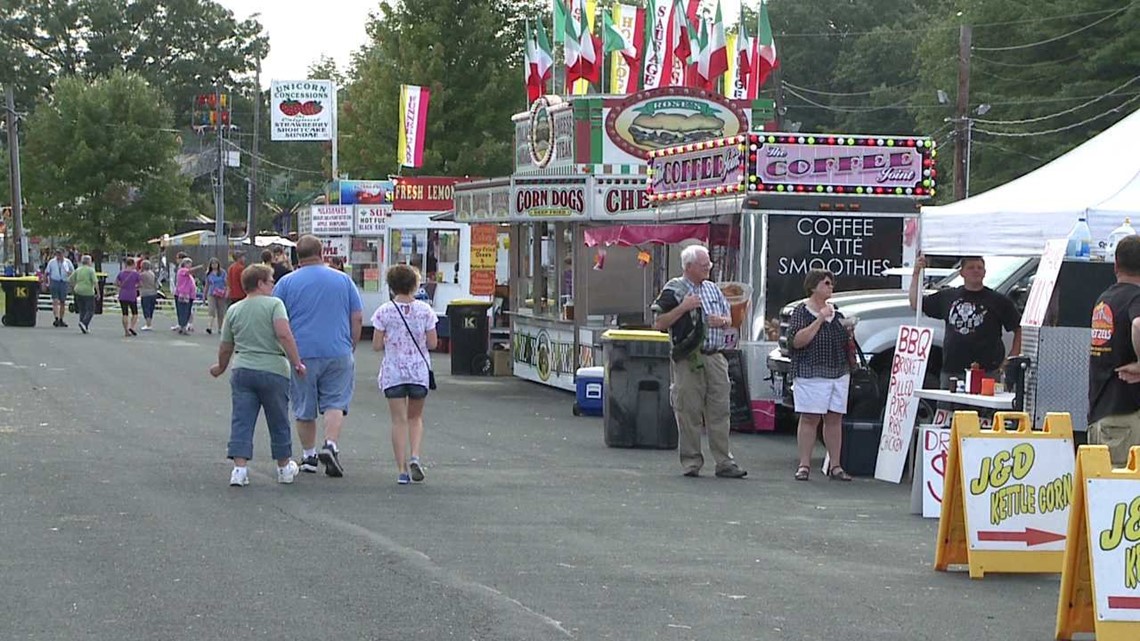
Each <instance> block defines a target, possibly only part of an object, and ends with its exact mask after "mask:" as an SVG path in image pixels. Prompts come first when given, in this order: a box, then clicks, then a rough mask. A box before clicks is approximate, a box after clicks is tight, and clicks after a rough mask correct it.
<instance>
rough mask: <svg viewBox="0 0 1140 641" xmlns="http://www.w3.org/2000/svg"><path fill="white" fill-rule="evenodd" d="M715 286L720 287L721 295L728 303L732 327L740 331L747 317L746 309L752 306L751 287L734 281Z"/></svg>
mask: <svg viewBox="0 0 1140 641" xmlns="http://www.w3.org/2000/svg"><path fill="white" fill-rule="evenodd" d="M717 286H718V287H720V291H721V293H722V294H724V297H725V299H726V300H727V301H728V308H729V313H730V315H731V316H732V326H733V327H735V328H736V329H738V330H739V329H742V328H743V327H744V319H745V317H746V316H747V315H748V308H749V307H750V306H751V304H752V286H751V285H748V284H747V283H740V282H735V281H728V282H723V283H717Z"/></svg>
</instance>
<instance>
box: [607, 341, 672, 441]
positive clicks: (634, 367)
mask: <svg viewBox="0 0 1140 641" xmlns="http://www.w3.org/2000/svg"><path fill="white" fill-rule="evenodd" d="M669 349H670V343H669V335H668V334H665V333H662V332H655V331H643V330H613V329H611V330H609V331H607V332H606V333H605V334H602V354H603V359H604V362H605V368H606V373H605V379H604V382H603V384H602V388H603V389H604V390H605V402H604V404H603V408H602V423H603V427H604V436H605V442H606V445H608V446H609V447H642V448H652V449H660V450H673V449H676V448H677V419H676V418H675V417H674V416H673V406H672V404H671V403H670V401H669V381H670V377H671V374H670V372H669Z"/></svg>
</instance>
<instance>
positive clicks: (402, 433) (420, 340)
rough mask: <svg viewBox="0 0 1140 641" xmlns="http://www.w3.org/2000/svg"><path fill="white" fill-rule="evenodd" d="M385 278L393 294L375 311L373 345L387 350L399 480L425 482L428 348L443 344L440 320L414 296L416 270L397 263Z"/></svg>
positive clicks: (387, 391)
mask: <svg viewBox="0 0 1140 641" xmlns="http://www.w3.org/2000/svg"><path fill="white" fill-rule="evenodd" d="M386 278H387V281H388V290H389V291H391V292H392V294H393V295H394V298H393V299H392V300H391V301H389V302H387V303H384V304H382V305H380V307H378V308H377V309H376V312H375V313H373V314H372V328H373V330H374V331H373V332H372V349H373V350H375V351H380V350H383V351H384V359H383V360H382V361H381V363H380V374H379V376H378V377H377V378H378V382H379V384H380V390H381V391H383V393H384V398H386V399H388V413H389V414H390V415H391V417H392V452H393V453H394V454H395V455H396V469H397V471H398V475H397V477H396V482H397V483H399V484H400V485H407V484H408V483H411V482H412V481H415V482H417V483H419V482H420V481H423V480H424V469H423V464H422V463H421V462H420V446H421V444H422V443H423V438H424V402H425V400H426V399H427V395H428V388H429V381H430V377H431V373H430V370H431V367H430V366H429V361H428V358H427V352H428V351H429V350H433V349H435V347H436V344H437V343H438V342H439V339H438V337H437V335H436V331H435V325H436V322H437V318H436V315H435V311H434V310H432V308H431V306H430V305H428V304H427V303H425V302H423V301H418V300H416V299H415V298H413V295H414V294H415V292H416V290H417V289H419V286H420V275H419V273H417V272H416V270H415V269H414V268H412V267H409V266H408V265H394V266H392V267H391V268H389V269H388V275H387V277H386ZM409 445H410V447H411V451H410V454H411V458H409Z"/></svg>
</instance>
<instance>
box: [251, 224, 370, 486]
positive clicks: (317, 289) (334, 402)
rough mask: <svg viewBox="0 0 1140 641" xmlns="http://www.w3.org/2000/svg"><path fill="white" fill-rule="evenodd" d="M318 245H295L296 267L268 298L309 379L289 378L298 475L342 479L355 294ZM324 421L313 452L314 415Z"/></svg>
mask: <svg viewBox="0 0 1140 641" xmlns="http://www.w3.org/2000/svg"><path fill="white" fill-rule="evenodd" d="M321 250H322V245H321V240H320V239H319V238H317V237H316V236H311V235H305V236H301V238H299V239H298V240H297V256H298V258H299V259H300V265H299V266H298V267H297V269H296V270H294V271H293V272H292V273H290V274H289V275H287V276H285V278H282V279H281V281H280V282H278V283H277V286H276V287H275V288H274V290H273V295H274V296H277V297H278V298H280V299H281V301H282V302H283V303H285V309H286V311H287V312H288V313H289V326H290V327H292V329H293V335H294V336H295V337H296V338H297V347H298V349H299V350H300V353H301V358H303V359H304V360H305V365H306V367H307V368H308V375H306V376H304V377H298V376H294V377H293V385H292V388H291V394H290V398H291V399H292V402H293V417H294V418H295V419H296V421H297V435H298V436H299V437H300V439H301V447H302V448H304V452H303V456H302V459H301V471H303V472H311V473H315V472H316V471H317V463H318V461H319V462H320V463H323V464H324V466H325V474H327V475H329V476H333V477H340V476H344V467H343V465H342V464H341V461H340V447H339V445H338V441H339V439H340V432H341V429H342V427H343V426H344V417H345V416H346V415H347V414H348V408H349V405H350V404H351V403H352V392H353V387H354V385H355V380H356V362H355V360H354V359H353V351H354V350H355V349H356V344H357V343H358V342H359V341H360V327H361V323H362V312H361V308H362V303H361V301H360V292H359V290H357V289H356V285H355V284H353V282H352V279H351V278H349V277H348V275H347V274H344V273H341V272H338V271H336V270H334V269H332V268H330V267H328V266H327V265H325V263H324V259H323V258H322V257H321ZM318 414H320V415H323V416H324V417H325V438H324V445H323V446H322V447H321V450H320V453H319V454H318V452H317V415H318Z"/></svg>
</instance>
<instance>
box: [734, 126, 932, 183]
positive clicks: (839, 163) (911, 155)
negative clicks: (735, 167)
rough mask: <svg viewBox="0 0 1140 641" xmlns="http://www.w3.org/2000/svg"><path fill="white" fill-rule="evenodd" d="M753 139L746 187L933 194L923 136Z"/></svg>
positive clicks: (928, 145)
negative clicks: (755, 140) (751, 164)
mask: <svg viewBox="0 0 1140 641" xmlns="http://www.w3.org/2000/svg"><path fill="white" fill-rule="evenodd" d="M758 142H759V143H760V144H758V145H757V144H756V142H753V143H752V145H751V146H750V149H752V154H751V157H750V161H751V162H752V163H754V164H753V166H752V167H751V171H750V172H749V189H750V190H752V191H768V192H778V193H779V192H784V193H827V194H851V195H870V196H911V197H927V196H933V195H934V185H935V177H936V176H937V172H936V170H935V169H934V141H932V140H930V139H929V138H905V137H904V138H900V137H866V136H854V137H849V136H827V135H794V136H791V135H785V134H770V135H761V136H759V141H758Z"/></svg>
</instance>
